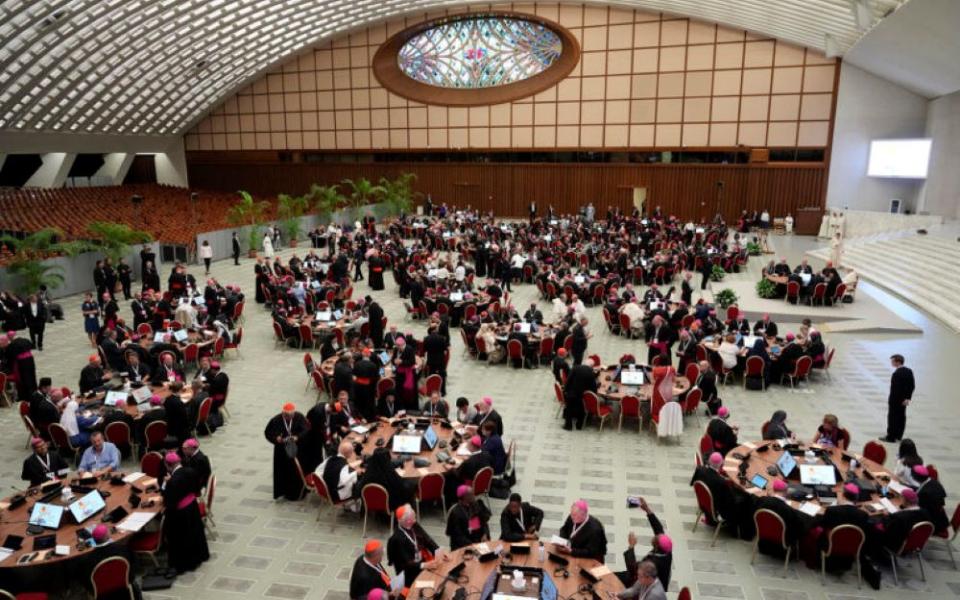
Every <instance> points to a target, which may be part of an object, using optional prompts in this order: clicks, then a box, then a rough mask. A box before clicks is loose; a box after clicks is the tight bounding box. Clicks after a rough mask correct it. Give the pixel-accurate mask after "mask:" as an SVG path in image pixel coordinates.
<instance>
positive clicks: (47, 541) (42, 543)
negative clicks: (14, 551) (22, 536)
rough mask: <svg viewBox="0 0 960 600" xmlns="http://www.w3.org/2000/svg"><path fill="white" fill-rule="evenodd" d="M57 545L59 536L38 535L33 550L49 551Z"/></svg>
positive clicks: (34, 540) (52, 534)
mask: <svg viewBox="0 0 960 600" xmlns="http://www.w3.org/2000/svg"><path fill="white" fill-rule="evenodd" d="M56 545H57V535H56V534H55V533H51V534H49V535H38V536H37V537H35V538H33V549H34V550H49V549H50V548H53V547H54V546H56Z"/></svg>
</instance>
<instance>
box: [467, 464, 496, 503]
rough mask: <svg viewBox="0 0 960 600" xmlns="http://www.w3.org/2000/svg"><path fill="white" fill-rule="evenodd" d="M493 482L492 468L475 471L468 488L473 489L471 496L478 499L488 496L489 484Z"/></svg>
mask: <svg viewBox="0 0 960 600" xmlns="http://www.w3.org/2000/svg"><path fill="white" fill-rule="evenodd" d="M492 481H493V467H484V468H482V469H480V470H479V471H477V473H476V475H474V476H473V481H472V482H471V484H470V487H471V488H473V495H474V496H476V497H477V498H479V497H480V496H488V497H489V494H490V482H492Z"/></svg>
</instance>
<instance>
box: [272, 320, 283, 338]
mask: <svg viewBox="0 0 960 600" xmlns="http://www.w3.org/2000/svg"><path fill="white" fill-rule="evenodd" d="M273 335H275V336H276V337H277V340H278V341H281V342H282V341H283V339H284V338H283V330H282V329H280V324H279V323H277V322H276V321H274V322H273Z"/></svg>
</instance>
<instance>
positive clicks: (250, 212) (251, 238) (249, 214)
mask: <svg viewBox="0 0 960 600" xmlns="http://www.w3.org/2000/svg"><path fill="white" fill-rule="evenodd" d="M237 193H238V194H240V200H239V201H238V202H237V203H236V204H234V205H233V206H231V207H230V210H228V211H227V223H230V224H231V225H240V226H246V227H248V228H249V229H248V231H247V236H248V237H247V242H248V243H249V249H248V251H249V253H250V258H253V257H255V256H256V255H257V242H259V241H260V236H259V233H260V232H259V226H260V225H261V224H263V215H264V214H265V213H266V212H267V208H268V207H269V206H270V204H269V203H268V202H266V201H265V200H260V201H257V200H254V199H253V196H251V195H250V192H245V191H243V190H240V191H238V192H237Z"/></svg>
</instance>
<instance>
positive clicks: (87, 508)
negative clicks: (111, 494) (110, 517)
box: [69, 490, 106, 523]
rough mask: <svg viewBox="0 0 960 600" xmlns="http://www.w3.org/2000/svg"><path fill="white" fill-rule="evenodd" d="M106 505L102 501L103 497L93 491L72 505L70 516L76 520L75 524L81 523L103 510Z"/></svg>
mask: <svg viewBox="0 0 960 600" xmlns="http://www.w3.org/2000/svg"><path fill="white" fill-rule="evenodd" d="M105 506H106V504H105V503H104V501H103V496H101V495H100V492H98V491H97V490H94V491H92V492H90V493H89V494H87V495H85V496H84V497H83V498H80V499H79V500H77V501H76V502H74V503H72V504H71V505H70V506H69V508H70V514H72V515H73V518H74V519H76V521H77V523H83V522H84V521H86V520H87V519H89V518H90V517H92V516H93V515H95V514H96V513H98V512H100V511H101V510H103V509H104V507H105Z"/></svg>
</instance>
